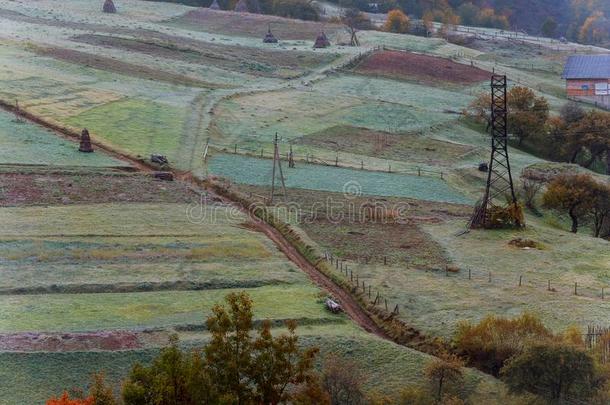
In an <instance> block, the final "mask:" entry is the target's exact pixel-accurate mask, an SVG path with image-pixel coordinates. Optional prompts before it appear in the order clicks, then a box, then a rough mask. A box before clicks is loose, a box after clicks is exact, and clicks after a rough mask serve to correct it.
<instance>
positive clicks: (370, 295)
mask: <svg viewBox="0 0 610 405" xmlns="http://www.w3.org/2000/svg"><path fill="white" fill-rule="evenodd" d="M369 299H371V285H370V284H369Z"/></svg>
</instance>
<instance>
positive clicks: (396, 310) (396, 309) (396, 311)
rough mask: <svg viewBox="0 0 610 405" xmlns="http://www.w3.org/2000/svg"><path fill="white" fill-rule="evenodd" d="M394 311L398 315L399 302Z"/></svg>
mask: <svg viewBox="0 0 610 405" xmlns="http://www.w3.org/2000/svg"><path fill="white" fill-rule="evenodd" d="M392 312H393V313H395V314H396V315H398V304H396V306H395V307H394V311H392Z"/></svg>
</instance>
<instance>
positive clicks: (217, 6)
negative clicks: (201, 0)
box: [209, 0, 220, 10]
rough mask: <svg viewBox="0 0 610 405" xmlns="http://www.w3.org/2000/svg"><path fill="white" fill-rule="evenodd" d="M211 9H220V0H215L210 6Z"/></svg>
mask: <svg viewBox="0 0 610 405" xmlns="http://www.w3.org/2000/svg"><path fill="white" fill-rule="evenodd" d="M209 8H210V9H211V10H220V5H219V4H218V0H214V1H213V2H212V4H210V7H209Z"/></svg>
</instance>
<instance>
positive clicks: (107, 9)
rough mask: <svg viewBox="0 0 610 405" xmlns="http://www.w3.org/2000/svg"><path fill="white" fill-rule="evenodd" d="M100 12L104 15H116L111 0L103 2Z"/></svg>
mask: <svg viewBox="0 0 610 405" xmlns="http://www.w3.org/2000/svg"><path fill="white" fill-rule="evenodd" d="M102 11H103V12H104V13H111V14H114V13H116V7H115V6H114V3H113V2H112V0H106V1H105V2H104V6H103V7H102Z"/></svg>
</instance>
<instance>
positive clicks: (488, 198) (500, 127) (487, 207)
mask: <svg viewBox="0 0 610 405" xmlns="http://www.w3.org/2000/svg"><path fill="white" fill-rule="evenodd" d="M506 87H507V80H506V76H500V75H493V76H492V77H491V120H490V128H491V159H490V160H489V167H488V172H487V186H486V188H485V194H484V196H483V200H482V201H481V202H480V204H479V205H478V207H477V208H476V210H475V212H474V215H473V216H472V218H471V221H470V228H494V227H501V226H507V225H510V226H517V227H521V226H523V225H524V223H523V220H522V215H521V209H520V206H519V205H518V203H517V197H516V195H515V188H514V186H513V177H512V174H511V171H510V161H509V158H508V108H507V99H506ZM503 213H504V214H503ZM507 218H508V221H506V219H507ZM499 220H503V221H502V222H501V223H499V222H498V221H499ZM506 222H510V223H506Z"/></svg>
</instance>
